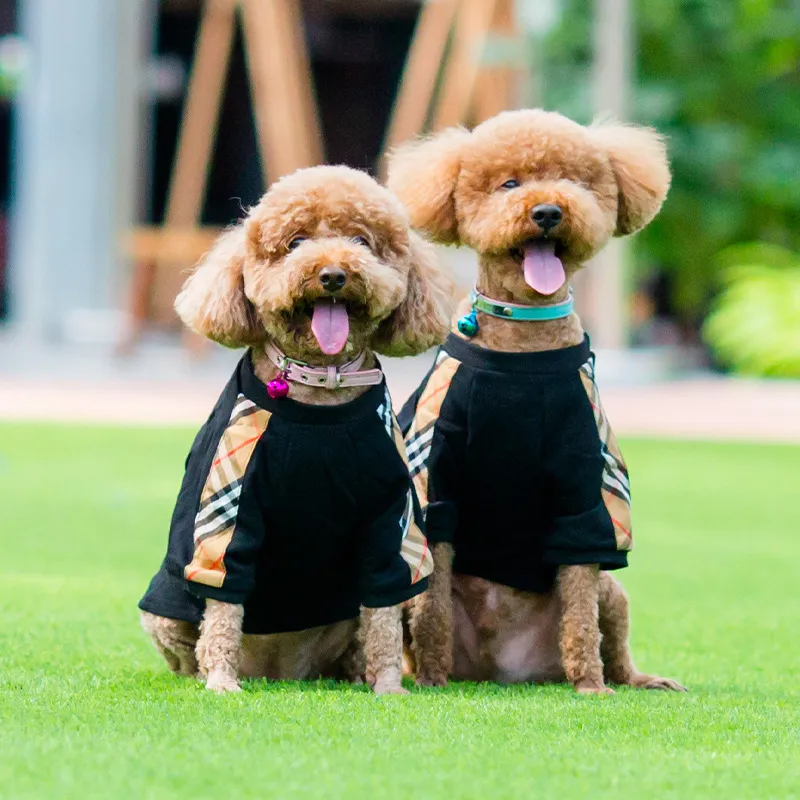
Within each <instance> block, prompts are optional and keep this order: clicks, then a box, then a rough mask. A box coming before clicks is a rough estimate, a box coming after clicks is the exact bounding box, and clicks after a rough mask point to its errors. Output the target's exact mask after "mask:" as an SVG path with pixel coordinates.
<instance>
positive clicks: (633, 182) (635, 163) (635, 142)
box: [590, 123, 670, 236]
mask: <svg viewBox="0 0 800 800" xmlns="http://www.w3.org/2000/svg"><path fill="white" fill-rule="evenodd" d="M590 130H591V131H592V135H593V138H594V139H595V141H596V142H597V143H598V144H599V145H600V146H601V147H602V148H603V149H604V150H605V151H606V153H608V157H609V159H610V161H611V167H612V169H613V170H614V175H615V176H616V179H617V186H618V187H619V208H618V211H617V230H616V232H615V235H616V236H626V235H627V234H629V233H635V232H636V231H638V230H639V229H640V228H644V226H645V225H647V223H648V222H650V220H652V219H653V217H655V215H656V214H657V213H658V211H659V209H660V208H661V205H662V203H663V202H664V198H666V196H667V191H668V190H669V184H670V172H669V161H668V159H667V148H666V146H665V144H664V139H663V137H662V136H661V135H660V134H659V133H658V132H657V131H655V130H653V129H652V128H642V127H639V126H637V125H623V124H620V123H606V124H600V125H597V126H594V127H592V128H590Z"/></svg>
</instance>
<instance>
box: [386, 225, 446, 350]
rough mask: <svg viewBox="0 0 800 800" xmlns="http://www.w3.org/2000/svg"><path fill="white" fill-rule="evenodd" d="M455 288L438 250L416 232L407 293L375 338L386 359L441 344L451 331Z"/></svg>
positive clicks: (412, 242)
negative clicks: (437, 252)
mask: <svg viewBox="0 0 800 800" xmlns="http://www.w3.org/2000/svg"><path fill="white" fill-rule="evenodd" d="M454 294H455V285H454V283H453V280H452V278H451V277H450V273H449V272H448V270H447V269H446V268H445V267H444V266H443V265H442V264H441V263H440V262H439V259H438V258H437V255H436V250H435V248H434V247H433V245H432V244H430V242H426V241H425V240H424V239H423V238H422V237H421V236H418V235H417V234H416V233H414V232H413V231H412V232H411V233H410V241H409V270H408V293H407V294H406V297H405V299H404V300H403V302H402V303H400V305H399V306H398V307H397V308H396V309H395V310H394V311H393V312H392V313H391V314H390V315H389V316H388V317H387V318H386V319H385V320H384V321H383V322H381V324H380V326H379V327H378V330H377V331H376V332H375V334H374V336H373V338H372V349H373V350H375V351H376V352H378V353H381V354H383V355H385V356H412V355H416V354H417V353H424V352H425V351H426V350H428V349H430V348H431V347H434V346H435V345H438V344H441V343H442V342H443V341H444V339H445V337H446V336H447V332H448V330H449V328H450V317H451V315H452V313H453V300H454Z"/></svg>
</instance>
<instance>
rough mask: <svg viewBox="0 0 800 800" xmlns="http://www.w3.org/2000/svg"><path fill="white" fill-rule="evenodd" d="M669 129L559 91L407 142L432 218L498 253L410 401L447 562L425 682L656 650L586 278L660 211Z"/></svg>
mask: <svg viewBox="0 0 800 800" xmlns="http://www.w3.org/2000/svg"><path fill="white" fill-rule="evenodd" d="M669 183H670V173H669V167H668V163H667V156H666V151H665V148H664V144H663V141H662V140H661V138H660V137H659V136H658V134H656V133H655V132H654V131H652V130H649V129H645V128H640V127H635V126H628V125H621V124H610V123H609V124H598V125H593V126H589V127H583V126H581V125H579V124H577V123H575V122H573V121H571V120H569V119H566V118H565V117H563V116H561V115H559V114H556V113H550V112H545V111H541V110H522V111H512V112H505V113H502V114H500V115H498V116H497V117H494V118H493V119H490V120H488V121H487V122H484V123H483V124H481V125H479V126H478V127H476V128H475V129H474V130H473V131H472V132H469V131H466V130H463V129H451V130H446V131H444V132H442V133H440V134H438V135H436V136H433V137H432V138H429V139H427V140H422V141H419V142H415V143H411V144H409V145H406V146H404V147H401V148H400V149H399V150H398V151H396V152H395V153H394V154H393V155H392V157H391V160H390V167H389V181H388V185H389V188H390V189H392V190H393V191H394V192H395V194H397V195H398V197H399V198H400V199H401V200H402V201H403V203H404V204H405V205H406V208H407V209H408V210H409V214H410V217H411V222H412V225H413V226H415V227H417V228H419V229H421V230H423V231H424V232H426V233H427V234H429V235H430V236H431V237H433V238H434V239H435V240H437V241H439V242H442V243H446V244H462V245H466V246H468V247H471V248H472V249H473V250H475V251H476V252H477V254H478V257H479V269H478V280H477V285H476V288H475V291H474V292H473V293H472V295H471V296H470V299H469V300H467V301H465V303H464V304H463V306H462V307H461V308H460V309H459V312H458V314H459V316H458V317H457V319H458V320H459V321H458V325H457V326H456V327H455V329H454V331H453V333H451V335H450V337H449V338H448V340H447V342H446V343H445V345H444V346H443V348H442V350H441V351H440V354H439V357H438V358H437V361H436V365H435V366H434V368H433V369H432V371H431V373H430V374H429V375H428V377H427V378H426V379H425V381H424V383H423V385H422V386H421V387H420V389H419V390H418V392H417V394H416V395H415V396H414V397H412V398H411V400H410V401H409V403H408V404H407V405H406V408H405V409H404V410H403V412H402V413H401V415H400V422H401V426H402V427H403V428H404V431H405V432H406V446H407V449H408V455H409V459H410V467H411V473H412V476H413V477H414V481H415V485H416V486H417V491H418V494H419V497H420V500H421V502H422V505H423V508H425V509H426V514H427V516H426V526H427V528H426V531H427V535H428V538H429V540H430V541H431V542H433V543H434V560H435V562H436V569H435V572H434V575H432V576H431V583H430V589H429V590H428V591H427V592H426V593H425V594H424V595H421V596H419V597H418V598H417V599H416V600H415V601H414V605H415V608H414V612H413V614H412V636H413V646H414V655H415V660H416V667H417V678H418V682H420V683H422V684H428V685H443V684H444V683H445V682H446V680H447V677H448V674H449V675H452V676H454V677H455V678H457V679H463V680H499V681H502V682H522V681H537V682H538V681H553V680H564V679H565V678H566V679H567V680H568V681H569V682H570V683H572V684H573V686H575V688H576V689H577V690H578V691H580V692H584V693H610V691H611V690H610V689H608V688H606V685H605V681H606V680H607V681H609V682H610V683H617V684H628V685H632V686H638V687H642V688H663V689H676V690H680V689H682V688H683V687H681V686H680V685H679V684H678V683H676V682H675V681H672V680H669V679H665V678H659V677H655V676H651V675H645V674H643V673H640V672H638V671H637V670H636V668H635V667H634V665H633V662H632V660H631V657H630V653H629V650H628V627H629V616H628V600H627V597H626V595H625V593H624V591H623V589H622V587H621V586H620V585H619V584H618V583H617V582H616V581H615V580H614V579H613V578H612V577H611V576H610V575H609V573H608V572H607V571H605V570H608V569H616V568H619V567H623V566H625V565H626V563H627V553H626V551H627V550H629V549H630V546H631V533H630V531H631V528H630V508H629V500H630V494H629V491H630V487H629V484H628V474H627V469H626V467H625V462H624V460H623V458H622V454H621V453H620V451H619V448H618V446H617V443H616V440H615V438H614V435H613V433H612V431H611V429H610V428H609V426H608V422H607V420H606V418H605V415H604V413H603V410H602V406H601V405H600V401H599V397H598V395H597V387H596V385H595V382H594V356H593V355H592V354H591V352H590V350H589V346H588V340H586V338H585V334H584V331H583V329H582V327H581V323H580V320H579V319H578V317H577V315H576V314H574V313H573V312H572V299H571V294H570V288H569V278H570V276H571V275H572V274H574V273H575V272H576V271H577V270H578V269H580V268H581V267H582V266H583V265H584V263H585V262H586V261H587V260H589V259H590V258H591V257H592V256H594V255H595V254H596V253H597V252H598V251H599V250H600V249H601V248H602V247H603V245H605V243H606V242H607V241H608V240H609V239H610V238H611V237H612V236H624V235H627V234H631V233H633V232H635V231H636V230H638V229H640V228H642V227H643V226H645V225H646V224H647V223H648V222H649V221H650V220H651V219H652V218H653V217H654V216H655V215H656V213H657V212H658V210H659V208H660V207H661V204H662V202H663V201H664V198H665V196H666V194H667V190H668V188H669Z"/></svg>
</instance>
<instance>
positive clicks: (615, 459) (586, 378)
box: [580, 361, 633, 550]
mask: <svg viewBox="0 0 800 800" xmlns="http://www.w3.org/2000/svg"><path fill="white" fill-rule="evenodd" d="M580 376H581V382H582V383H583V388H584V389H585V390H586V394H587V396H588V398H589V402H590V403H591V405H592V410H593V411H594V420H595V423H596V424H597V432H598V434H599V435H600V449H601V452H602V455H603V461H604V467H603V484H602V488H601V490H600V491H601V494H602V497H603V502H604V503H605V506H606V509H607V510H608V513H609V516H610V517H611V521H612V522H613V523H614V534H615V536H616V539H617V550H632V549H633V533H632V529H631V485H630V480H629V478H628V468H627V467H626V466H625V459H624V458H623V457H622V452H621V451H620V449H619V445H618V444H617V437H616V436H614V431H612V430H611V426H610V425H609V423H608V418H607V417H606V414H605V411H604V410H603V406H602V404H601V403H600V393H599V392H598V390H597V384H596V383H595V380H594V365H593V364H592V362H591V361H587V362H586V363H585V364H583V366H582V367H581V368H580Z"/></svg>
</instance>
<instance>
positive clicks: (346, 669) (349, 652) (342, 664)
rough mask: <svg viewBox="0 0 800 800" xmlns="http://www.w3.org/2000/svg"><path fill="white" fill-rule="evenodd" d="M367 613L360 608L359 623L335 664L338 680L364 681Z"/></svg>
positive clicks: (364, 609)
mask: <svg viewBox="0 0 800 800" xmlns="http://www.w3.org/2000/svg"><path fill="white" fill-rule="evenodd" d="M367 613H368V611H367V609H366V608H362V609H361V619H360V620H359V625H358V627H357V628H356V630H355V632H354V633H353V638H352V639H351V640H350V644H348V645H347V649H346V650H345V651H344V653H342V655H341V658H340V659H339V661H338V663H337V665H336V674H337V678H338V679H339V680H344V681H349V682H350V683H364V676H365V674H366V671H367V664H366V658H365V655H364V634H365V631H366V626H367V624H368V621H367V619H366V616H367Z"/></svg>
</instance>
